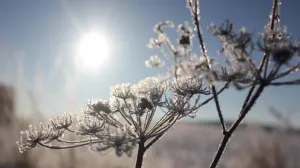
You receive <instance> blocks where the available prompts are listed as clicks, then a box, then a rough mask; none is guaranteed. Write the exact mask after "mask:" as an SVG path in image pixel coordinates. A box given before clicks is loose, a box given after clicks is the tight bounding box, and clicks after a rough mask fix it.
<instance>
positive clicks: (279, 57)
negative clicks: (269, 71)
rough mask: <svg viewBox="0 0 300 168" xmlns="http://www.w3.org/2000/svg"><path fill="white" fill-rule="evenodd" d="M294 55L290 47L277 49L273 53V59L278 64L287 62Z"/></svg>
mask: <svg viewBox="0 0 300 168" xmlns="http://www.w3.org/2000/svg"><path fill="white" fill-rule="evenodd" d="M293 55H294V53H293V51H292V50H291V49H289V48H279V49H275V50H274V51H273V53H272V56H273V60H274V61H275V62H276V63H278V64H286V63H287V62H288V61H289V60H290V59H291V58H292V56H293Z"/></svg>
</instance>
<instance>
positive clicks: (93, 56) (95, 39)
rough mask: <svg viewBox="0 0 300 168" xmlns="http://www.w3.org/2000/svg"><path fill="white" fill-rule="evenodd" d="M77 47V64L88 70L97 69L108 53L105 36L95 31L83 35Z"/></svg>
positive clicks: (93, 70)
mask: <svg viewBox="0 0 300 168" xmlns="http://www.w3.org/2000/svg"><path fill="white" fill-rule="evenodd" d="M77 48H78V50H77V59H76V62H77V63H76V64H77V66H78V67H80V68H83V69H84V70H87V71H89V72H95V71H97V70H99V68H100V67H101V65H103V62H104V61H105V60H106V59H107V57H108V54H109V47H108V43H107V41H106V39H105V37H104V36H103V35H100V34H99V33H97V32H90V33H87V34H85V35H83V36H82V38H81V39H80V41H79V44H78V46H77Z"/></svg>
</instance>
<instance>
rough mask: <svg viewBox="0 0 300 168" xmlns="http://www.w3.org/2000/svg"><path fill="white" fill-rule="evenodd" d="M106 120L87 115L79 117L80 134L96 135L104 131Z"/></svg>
mask: <svg viewBox="0 0 300 168" xmlns="http://www.w3.org/2000/svg"><path fill="white" fill-rule="evenodd" d="M104 126H105V122H104V121H101V120H99V119H98V118H96V117H92V116H85V117H84V118H80V119H79V123H78V133H79V134H80V135H95V134H97V133H99V132H102V131H104V128H105V127H104Z"/></svg>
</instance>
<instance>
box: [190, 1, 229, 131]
mask: <svg viewBox="0 0 300 168" xmlns="http://www.w3.org/2000/svg"><path fill="white" fill-rule="evenodd" d="M198 4H199V0H195V3H194V11H193V12H194V21H195V26H196V30H197V35H198V39H199V43H200V48H201V52H202V54H203V56H204V57H205V58H206V65H207V69H208V70H210V68H209V65H208V57H207V55H206V49H205V46H204V42H203V38H202V33H201V28H200V22H199V17H198V15H199V7H198ZM191 8H192V7H191ZM211 87H212V91H213V99H214V100H215V104H216V108H217V111H218V116H219V119H220V122H221V126H222V130H223V134H226V132H227V131H226V127H225V123H224V118H223V114H222V111H221V107H220V103H219V100H218V94H216V93H217V91H216V87H215V86H214V85H213V84H212V85H211Z"/></svg>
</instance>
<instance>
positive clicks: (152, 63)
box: [145, 55, 164, 68]
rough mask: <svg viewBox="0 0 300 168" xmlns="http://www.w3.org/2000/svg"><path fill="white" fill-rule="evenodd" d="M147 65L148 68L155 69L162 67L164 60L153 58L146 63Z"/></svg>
mask: <svg viewBox="0 0 300 168" xmlns="http://www.w3.org/2000/svg"><path fill="white" fill-rule="evenodd" d="M145 65H146V67H148V68H153V67H161V66H163V65H164V63H163V62H162V60H161V59H160V58H159V57H158V56H157V55H155V56H151V57H150V59H149V60H147V61H145Z"/></svg>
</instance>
